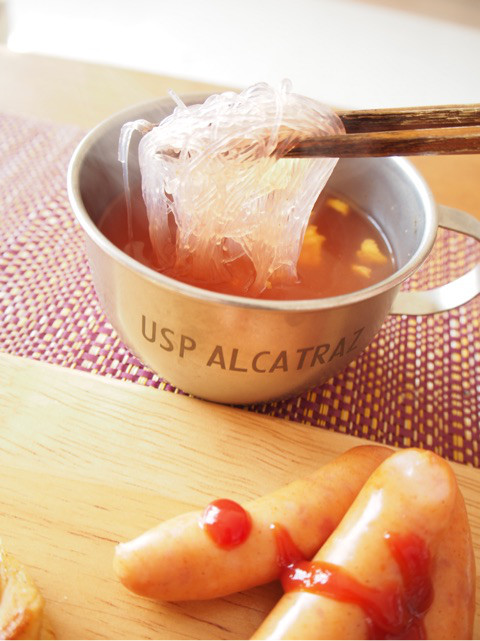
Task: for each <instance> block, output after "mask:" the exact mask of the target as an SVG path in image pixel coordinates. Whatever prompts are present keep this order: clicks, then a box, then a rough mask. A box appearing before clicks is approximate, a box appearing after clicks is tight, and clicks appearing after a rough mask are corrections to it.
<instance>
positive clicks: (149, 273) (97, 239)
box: [67, 93, 438, 312]
mask: <svg viewBox="0 0 480 641" xmlns="http://www.w3.org/2000/svg"><path fill="white" fill-rule="evenodd" d="M209 95H211V94H209V93H202V94H188V95H184V96H180V97H181V98H183V99H184V100H185V101H187V100H189V101H196V100H198V101H200V100H205V99H206V98H207V97H208V96H209ZM166 103H171V104H172V106H174V105H175V103H174V101H173V100H172V99H171V98H170V97H165V98H159V99H155V100H150V101H146V102H142V103H138V104H136V105H133V106H130V107H128V108H126V109H123V110H121V111H118V112H116V113H114V114H112V115H111V116H109V117H107V118H105V119H104V120H103V121H101V122H100V123H99V124H98V125H97V126H95V127H94V128H93V129H91V130H90V131H89V132H88V133H87V134H86V135H85V136H84V137H83V138H82V140H81V141H80V142H79V144H78V145H77V147H76V149H75V151H74V152H73V155H72V157H71V159H70V163H69V166H68V171H67V191H68V197H69V201H70V204H71V206H72V209H73V212H74V214H75V217H76V219H77V221H78V222H79V223H80V225H81V227H82V228H83V230H84V232H85V233H86V234H87V236H88V238H89V239H90V240H91V241H92V242H94V243H95V245H96V246H97V247H98V248H100V249H101V250H102V251H104V252H105V253H106V254H108V255H109V256H110V257H111V258H112V259H114V260H116V261H118V262H119V263H120V264H122V265H123V266H124V267H126V268H127V269H129V270H130V271H133V272H135V273H136V274H138V275H139V276H140V277H142V278H144V279H147V280H148V281H150V282H151V283H153V284H157V285H159V286H161V287H164V288H167V289H169V290H171V291H173V292H175V293H178V294H181V295H183V296H186V297H189V298H195V299H197V300H200V301H203V302H209V303H216V304H219V305H228V306H234V307H242V308H251V309H257V310H258V309H261V310H265V311H267V310H271V311H279V312H284V311H319V310H323V309H332V308H335V307H343V306H346V305H351V304H353V303H357V302H361V301H364V300H368V299H370V298H373V297H375V296H377V295H380V294H382V293H384V292H386V291H388V290H390V289H393V288H395V287H397V286H398V285H400V284H401V283H402V282H403V281H404V280H406V279H407V278H408V277H409V276H410V275H411V274H413V273H414V272H415V271H416V270H417V269H418V267H420V265H421V264H422V263H423V261H424V260H425V259H426V257H427V256H428V254H429V253H430V250H431V248H432V246H433V244H434V242H435V237H436V233H437V227H438V216H437V207H436V203H435V201H434V198H433V195H432V193H431V191H430V188H429V187H428V185H427V183H426V182H425V180H424V178H423V177H422V176H421V174H420V172H419V171H418V170H417V169H416V167H414V165H413V164H412V163H411V162H410V161H409V160H408V159H407V158H404V157H398V156H391V157H386V158H381V160H382V161H383V162H391V163H393V164H394V165H396V166H397V167H398V168H399V169H400V170H401V171H402V172H403V173H404V175H406V176H407V178H408V179H409V181H410V182H411V183H412V185H413V187H414V189H415V190H416V192H417V193H418V195H419V196H420V199H421V202H422V205H423V207H424V210H425V229H424V232H423V235H422V238H421V239H420V243H419V245H418V247H417V249H416V251H415V252H414V253H413V254H412V256H411V257H410V258H409V260H408V261H407V262H406V263H405V264H404V265H403V266H402V267H401V268H400V269H397V270H396V271H395V272H393V274H391V275H390V276H388V277H387V278H385V279H384V280H381V281H379V282H378V283H375V284H373V285H370V286H368V287H365V288H364V289H359V290H356V291H354V292H349V293H347V294H341V295H338V296H329V297H325V298H311V299H294V300H264V299H258V298H251V297H246V296H235V295H233V294H224V293H220V292H215V291H211V290H208V289H202V288H201V287H197V286H195V285H189V284H188V283H184V282H182V281H179V280H176V279H174V278H171V277H170V276H166V275H165V274H161V273H160V272H157V271H155V270H154V269H152V268H151V267H148V266H147V265H144V264H143V263H140V262H139V261H137V260H136V259H134V258H132V257H131V256H129V255H128V254H126V253H125V252H124V251H122V250H121V249H120V248H119V247H117V246H116V245H114V244H113V243H112V242H111V241H110V240H109V239H108V238H107V237H106V236H105V235H104V234H103V233H102V232H101V231H100V230H99V228H98V227H97V225H96V224H95V223H94V222H93V220H92V218H91V217H90V215H89V213H88V211H87V210H86V208H85V205H84V203H83V199H82V196H81V191H80V173H81V169H82V166H83V163H84V161H85V158H86V157H87V155H88V152H89V151H90V149H91V148H92V146H93V145H94V144H95V143H96V142H97V141H98V140H100V139H101V138H102V136H103V134H105V133H106V132H107V131H109V130H110V129H111V128H112V126H114V125H115V123H116V122H118V123H119V124H123V123H124V122H127V121H128V120H129V119H131V118H132V117H137V118H140V117H141V111H142V110H146V109H148V108H153V107H155V106H159V107H161V106H164V105H165V104H166Z"/></svg>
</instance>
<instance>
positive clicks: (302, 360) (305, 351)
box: [297, 347, 313, 369]
mask: <svg viewBox="0 0 480 641" xmlns="http://www.w3.org/2000/svg"><path fill="white" fill-rule="evenodd" d="M312 349H313V347H302V348H301V349H297V354H300V358H299V359H298V365H297V369H302V367H303V364H304V363H305V357H306V355H307V354H308V352H311V351H312Z"/></svg>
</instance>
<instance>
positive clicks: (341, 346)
mask: <svg viewBox="0 0 480 641" xmlns="http://www.w3.org/2000/svg"><path fill="white" fill-rule="evenodd" d="M344 353H345V338H341V339H340V340H339V341H338V343H337V346H336V347H335V349H334V350H333V352H332V355H331V356H330V358H329V359H328V362H329V363H330V361H331V360H333V359H334V358H337V357H339V356H343V355H344Z"/></svg>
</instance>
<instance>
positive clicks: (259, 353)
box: [252, 351, 271, 374]
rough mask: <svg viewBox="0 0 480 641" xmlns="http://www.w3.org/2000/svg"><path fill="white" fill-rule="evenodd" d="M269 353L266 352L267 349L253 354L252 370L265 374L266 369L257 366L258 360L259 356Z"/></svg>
mask: <svg viewBox="0 0 480 641" xmlns="http://www.w3.org/2000/svg"><path fill="white" fill-rule="evenodd" d="M269 354H271V352H267V351H264V352H258V354H255V356H254V357H253V358H252V369H253V371H254V372H258V373H259V374H265V372H266V371H267V370H266V369H261V368H260V367H258V361H259V360H260V358H262V356H268V355H269Z"/></svg>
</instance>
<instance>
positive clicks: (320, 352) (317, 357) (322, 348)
mask: <svg viewBox="0 0 480 641" xmlns="http://www.w3.org/2000/svg"><path fill="white" fill-rule="evenodd" d="M329 349H330V343H322V345H317V346H316V347H315V352H314V353H313V357H312V362H311V363H310V367H314V366H315V365H316V364H317V361H318V362H319V363H320V364H323V363H325V360H324V358H323V356H324V355H325V354H326V352H328V350H329Z"/></svg>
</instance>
